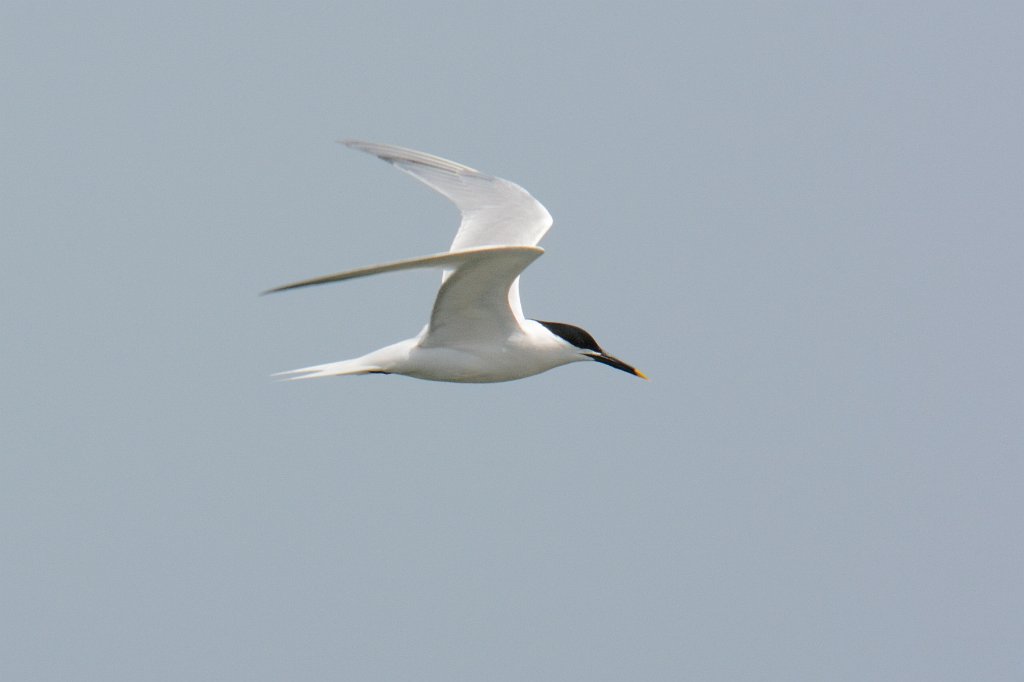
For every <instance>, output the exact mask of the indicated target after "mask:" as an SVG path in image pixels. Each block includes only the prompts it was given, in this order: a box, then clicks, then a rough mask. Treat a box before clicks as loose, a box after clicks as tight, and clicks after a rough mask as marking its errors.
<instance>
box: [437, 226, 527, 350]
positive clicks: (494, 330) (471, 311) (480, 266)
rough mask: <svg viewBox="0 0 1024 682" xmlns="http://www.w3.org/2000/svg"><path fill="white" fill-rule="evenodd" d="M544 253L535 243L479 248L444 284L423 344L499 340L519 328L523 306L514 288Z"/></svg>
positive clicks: (449, 344)
mask: <svg viewBox="0 0 1024 682" xmlns="http://www.w3.org/2000/svg"><path fill="white" fill-rule="evenodd" d="M459 253H466V252H459ZM542 253H544V249H541V248H539V247H536V246H504V247H490V248H481V249H475V250H474V251H473V252H472V254H471V255H470V256H469V257H467V258H466V259H465V260H463V261H461V262H460V263H459V264H458V266H457V267H456V268H455V270H454V271H452V272H451V273H450V274H449V276H448V278H447V279H446V280H445V282H444V284H442V285H441V290H440V291H438V292H437V299H436V300H435V301H434V310H433V312H431V314H430V325H429V326H428V327H427V331H426V335H425V336H424V337H423V339H422V340H421V341H420V345H422V346H424V347H427V348H429V347H436V346H447V347H456V348H457V347H459V346H473V345H476V344H479V343H483V344H486V343H489V342H491V343H498V342H502V341H504V340H505V339H507V338H508V337H509V336H510V335H511V334H513V333H515V332H516V331H518V330H520V329H521V327H520V324H521V323H522V321H523V318H522V311H520V310H516V309H515V308H514V307H513V304H512V303H511V301H510V293H509V290H510V289H511V288H513V285H514V283H516V282H517V281H518V279H519V274H520V273H521V272H522V271H523V270H525V269H526V266H528V265H529V264H530V263H532V262H533V261H534V260H536V259H537V258H538V257H539V256H540V255H541V254H542Z"/></svg>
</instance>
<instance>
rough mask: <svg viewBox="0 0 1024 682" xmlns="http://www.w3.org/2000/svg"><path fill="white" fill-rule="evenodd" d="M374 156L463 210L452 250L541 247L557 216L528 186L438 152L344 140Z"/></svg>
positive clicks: (350, 145)
mask: <svg viewBox="0 0 1024 682" xmlns="http://www.w3.org/2000/svg"><path fill="white" fill-rule="evenodd" d="M342 144H345V145H347V146H349V147H351V148H353V149H358V150H360V151H364V152H367V153H369V154H373V155H374V156H377V157H379V158H381V159H383V160H385V161H387V162H388V163H390V164H392V165H394V166H395V167H397V168H399V169H400V170H403V171H405V172H406V173H408V174H409V175H411V176H413V177H414V178H416V179H417V180H419V181H420V182H422V183H423V184H425V185H427V186H428V187H430V188H431V189H433V190H434V191H436V192H438V193H440V194H442V195H443V196H445V197H447V198H448V199H450V200H451V201H452V202H453V203H454V204H455V205H456V206H457V207H458V209H459V211H460V212H461V213H462V224H461V225H459V231H458V233H456V235H455V240H454V241H453V242H452V245H451V249H450V250H451V251H464V250H465V249H471V248H476V247H479V246H535V245H536V244H537V243H538V242H540V240H541V238H542V237H543V236H544V234H545V233H546V232H547V231H548V229H549V228H550V227H551V223H552V220H551V214H550V213H548V211H547V209H546V208H544V206H543V205H542V204H541V203H540V202H539V201H537V200H536V199H534V198H533V197H532V196H530V193H529V192H527V191H526V190H525V189H523V188H522V187H520V186H519V185H517V184H515V183H514V182H509V181H508V180H502V179H501V178H496V177H494V176H491V175H487V174H485V173H481V172H480V171H478V170H475V169H473V168H470V167H469V166H463V165H462V164H461V163H455V162H454V161H449V160H447V159H442V158H441V157H438V156H432V155H431V154H425V153H423V152H418V151H415V150H412V149H404V148H402V147H395V146H392V145H388V144H376V143H373V142H362V141H359V140H345V141H344V142H342Z"/></svg>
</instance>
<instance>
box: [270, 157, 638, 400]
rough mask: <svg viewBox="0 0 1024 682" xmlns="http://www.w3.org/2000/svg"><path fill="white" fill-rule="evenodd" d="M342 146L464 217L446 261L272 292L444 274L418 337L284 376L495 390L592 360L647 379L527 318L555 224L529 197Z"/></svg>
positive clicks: (586, 338) (590, 344)
mask: <svg viewBox="0 0 1024 682" xmlns="http://www.w3.org/2000/svg"><path fill="white" fill-rule="evenodd" d="M345 144H346V145H348V146H350V147H353V148H356V149H360V150H362V151H365V152H369V153H371V154H374V155H376V156H378V157H380V158H381V159H384V160H385V161H388V162H390V163H392V164H394V165H395V166H397V167H398V168H399V169H401V170H403V171H405V172H407V173H409V174H410V175H412V176H413V177H415V178H416V179H418V180H420V181H421V182H423V183H424V184H426V185H428V186H429V187H431V188H432V189H434V190H435V191H437V192H439V193H440V194H442V195H444V196H446V197H448V198H449V199H450V200H451V201H453V202H454V203H455V204H456V206H458V208H459V210H460V211H461V212H462V224H461V225H460V227H459V231H458V233H457V234H456V236H455V240H454V242H453V243H452V247H451V249H450V250H449V251H447V252H445V253H439V254H435V255H432V256H423V257H421V258H413V259H409V260H403V261H396V262H394V263H387V264H384V265H376V266H372V267H368V268H360V269H358V270H349V271H347V272H342V273H339V274H336V275H327V276H325V277H317V278H314V279H309V280H303V281H301V282H296V283H294V284H288V285H285V286H282V287H277V288H276V289H271V291H283V290H286V289H295V288H298V287H304V286H311V285H314V284H326V283H328V282H337V281H341V280H346V279H352V278H355V277H365V276H368V275H374V274H379V273H383V272H392V271H396V270H407V269H413V268H441V269H442V270H443V275H442V280H441V281H442V284H441V289H440V290H439V291H438V295H437V299H436V300H435V302H434V308H433V311H432V312H431V316H430V322H429V323H428V324H427V326H426V327H424V328H423V330H422V331H421V332H420V333H419V334H418V335H417V336H415V337H413V338H411V339H406V340H405V341H399V342H398V343H394V344H391V345H390V346H385V347H384V348H381V349H379V350H375V351H373V352H371V353H367V354H366V355H364V356H362V357H358V358H353V359H351V360H342V361H340V362H331V363H327V364H323V365H314V366H312V367H304V368H302V369H296V370H292V371H290V372H283V373H282V374H285V375H294V376H292V377H291V378H293V379H309V378H314V377H326V376H339V375H349V374H401V375H405V376H410V377H415V378H417V379H427V380H430V381H452V382H460V383H491V382H497V381H511V380H513V379H522V378H525V377H528V376H533V375H534V374H539V373H541V372H545V371H547V370H549V369H553V368H555V367H558V366H560V365H565V364H569V363H571V362H579V361H583V360H595V361H597V362H601V363H603V364H606V365H610V366H612V367H615V368H616V369H621V370H623V371H626V372H629V373H631V374H634V375H636V376H640V377H643V378H646V377H644V375H643V374H642V373H640V372H639V371H637V370H636V369H635V368H633V367H630V366H629V365H627V364H625V363H624V362H622V361H621V360H618V359H616V358H614V357H612V356H610V355H608V354H606V353H605V352H604V351H603V350H602V349H601V347H600V346H598V345H597V342H596V341H594V338H593V337H592V336H591V335H590V334H588V333H587V332H586V331H584V330H583V329H580V328H579V327H575V326H573V325H568V324H565V323H558V322H541V321H537V320H528V319H526V318H525V317H524V316H523V311H522V306H521V304H520V301H519V275H520V273H521V272H522V271H523V270H524V269H525V268H526V267H527V266H528V265H529V264H530V263H532V262H533V261H534V260H535V259H536V258H538V257H539V256H540V255H541V254H542V253H544V250H543V249H541V248H539V247H538V246H537V242H539V241H540V239H541V237H543V236H544V234H545V233H546V232H547V230H548V229H549V228H550V227H551V222H552V221H551V216H550V214H549V213H548V212H547V210H546V209H545V208H544V207H543V206H542V205H541V204H540V202H538V201H537V200H536V199H534V198H533V197H532V196H530V195H529V193H527V192H526V190H524V189H523V188H521V187H519V186H518V185H516V184H514V183H511V182H509V181H507V180H502V179H501V178H495V177H492V176H489V175H485V174H483V173H480V172H479V171H476V170H473V169H472V168H469V167H468V166H463V165H461V164H458V163H455V162H453V161H448V160H446V159H442V158H439V157H436V156H431V155H429V154H424V153H422V152H417V151H413V150H410V149H403V148H401V147H392V146H390V145H380V144H373V143H368V142H357V141H347V142H345ZM268 293H269V292H268Z"/></svg>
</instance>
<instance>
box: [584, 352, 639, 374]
mask: <svg viewBox="0 0 1024 682" xmlns="http://www.w3.org/2000/svg"><path fill="white" fill-rule="evenodd" d="M584 355H586V356H587V357H589V358H590V359H591V360H595V361H597V362H600V363H601V364H602V365H608V366H609V367H614V368H615V369H621V370H622V371H623V372H627V373H629V374H632V375H633V376H638V377H640V378H641V379H647V375H646V374H644V373H643V372H641V371H640V370H638V369H637V368H636V367H633V366H631V365H627V364H626V363H624V362H623V361H622V360H619V359H618V358H616V357H612V356H611V355H608V354H607V353H584Z"/></svg>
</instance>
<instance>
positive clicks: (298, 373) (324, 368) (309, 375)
mask: <svg viewBox="0 0 1024 682" xmlns="http://www.w3.org/2000/svg"><path fill="white" fill-rule="evenodd" d="M381 373H384V370H382V369H381V368H380V367H377V366H375V365H372V364H370V363H368V362H366V360H364V359H363V358H355V359H354V360H341V361H339V362H328V363H326V364H323V365H313V366H311V367H302V368H300V369H292V370H288V371H287V372H278V373H277V374H272V375H271V376H274V377H278V379H279V380H280V381H296V380H298V379H319V378H320V377H336V376H344V375H348V374H381Z"/></svg>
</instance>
